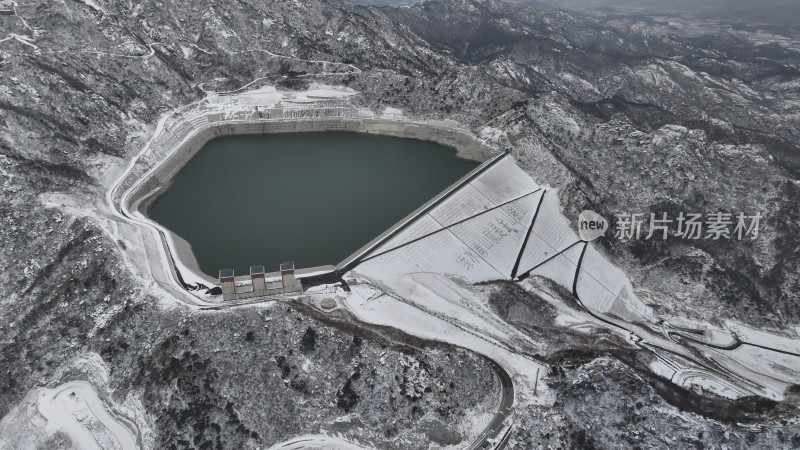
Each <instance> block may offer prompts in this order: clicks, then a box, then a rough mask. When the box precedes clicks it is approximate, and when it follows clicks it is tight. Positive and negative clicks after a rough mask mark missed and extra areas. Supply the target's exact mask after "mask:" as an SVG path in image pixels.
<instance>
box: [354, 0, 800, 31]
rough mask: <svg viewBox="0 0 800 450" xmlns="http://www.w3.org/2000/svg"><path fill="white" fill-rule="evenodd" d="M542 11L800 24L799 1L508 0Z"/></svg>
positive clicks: (385, 0) (391, 1) (393, 1)
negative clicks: (657, 15) (680, 15)
mask: <svg viewBox="0 0 800 450" xmlns="http://www.w3.org/2000/svg"><path fill="white" fill-rule="evenodd" d="M353 3H357V4H365V5H401V4H409V3H416V2H415V1H414V0H355V1H354V2H353ZM507 3H526V4H530V5H533V6H535V7H537V8H541V9H549V10H553V9H564V10H568V11H576V12H601V13H616V14H625V15H629V14H676V13H679V14H682V15H683V14H690V15H694V16H697V17H701V18H706V19H717V20H729V21H734V22H745V23H752V24H756V23H762V24H768V25H778V26H785V27H793V28H794V27H797V26H798V24H800V2H798V1H797V0H764V1H755V0H708V1H696V0H666V1H664V0H508V1H507Z"/></svg>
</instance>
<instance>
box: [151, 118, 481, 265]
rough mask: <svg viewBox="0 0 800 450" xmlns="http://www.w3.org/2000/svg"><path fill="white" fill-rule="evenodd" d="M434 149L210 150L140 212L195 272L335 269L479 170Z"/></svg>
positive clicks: (409, 144) (363, 144)
mask: <svg viewBox="0 0 800 450" xmlns="http://www.w3.org/2000/svg"><path fill="white" fill-rule="evenodd" d="M478 164H479V163H478V162H475V161H470V160H466V159H461V158H459V157H457V156H456V150H455V149H453V148H450V147H446V146H443V145H440V144H437V143H434V142H429V141H420V140H416V139H405V138H396V137H390V136H376V135H368V134H361V133H350V132H317V133H287V134H261V135H238V136H224V137H219V138H216V139H213V140H211V141H209V142H208V143H207V144H206V145H205V146H204V147H203V148H202V149H201V150H200V151H199V152H198V153H197V154H196V155H195V156H194V157H193V158H192V159H191V160H190V161H189V162H188V163H187V164H186V165H185V166H184V167H183V168H182V169H181V170H180V172H178V174H177V175H176V176H175V178H174V179H173V181H172V182H171V184H170V185H169V186H168V187H167V188H166V190H164V191H163V193H162V194H161V195H160V196H159V197H158V198H157V199H156V200H155V201H154V202H153V203H152V204H151V205H150V207H149V208H148V216H149V217H150V218H151V219H153V220H155V221H156V222H158V223H159V224H161V225H163V226H164V227H166V228H168V229H169V230H170V231H172V232H173V233H175V234H177V235H178V236H180V237H181V238H183V239H184V240H186V241H187V242H188V243H189V244H190V245H191V246H192V250H193V252H194V255H195V258H196V259H197V262H198V265H199V266H200V270H202V271H203V272H204V273H206V274H208V275H211V276H212V277H216V276H217V273H218V271H219V270H220V269H234V270H235V271H236V273H237V274H239V275H246V274H248V273H249V267H250V266H251V265H264V266H265V268H266V270H267V271H268V272H270V271H277V270H278V266H279V264H280V263H281V262H284V261H295V265H296V266H297V267H300V268H303V267H306V268H309V267H316V266H323V265H329V264H330V265H335V264H338V263H339V262H341V261H343V260H344V259H345V258H347V257H348V256H349V255H351V254H352V253H354V252H355V251H357V250H358V249H360V248H361V247H362V246H364V245H365V244H367V243H368V242H370V241H371V240H372V239H374V238H375V237H377V236H379V235H380V234H381V233H383V232H384V231H386V230H387V229H388V228H390V227H391V226H392V225H394V224H395V223H397V222H398V221H400V220H401V219H403V218H404V217H405V216H407V215H408V214H410V213H412V212H413V211H414V210H416V209H417V208H418V207H420V206H422V205H423V204H425V202H427V201H428V200H430V199H432V198H433V197H435V196H436V195H437V194H438V193H440V192H441V191H443V190H444V189H446V188H447V187H448V186H450V185H451V184H453V183H455V182H456V181H457V180H458V179H459V178H461V177H463V176H464V175H466V174H467V173H469V172H470V171H471V170H472V169H474V168H475V167H477V166H478Z"/></svg>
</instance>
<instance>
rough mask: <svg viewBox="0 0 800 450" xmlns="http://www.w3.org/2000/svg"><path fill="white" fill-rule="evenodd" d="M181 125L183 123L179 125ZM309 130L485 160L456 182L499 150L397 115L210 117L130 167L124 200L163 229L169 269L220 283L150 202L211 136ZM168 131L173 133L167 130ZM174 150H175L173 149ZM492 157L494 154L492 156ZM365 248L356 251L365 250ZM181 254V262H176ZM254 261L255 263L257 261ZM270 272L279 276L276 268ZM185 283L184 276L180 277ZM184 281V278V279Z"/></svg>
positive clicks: (457, 131)
mask: <svg viewBox="0 0 800 450" xmlns="http://www.w3.org/2000/svg"><path fill="white" fill-rule="evenodd" d="M175 128H179V127H175ZM308 132H356V133H362V134H371V135H384V136H392V137H398V138H405V139H416V140H420V141H429V142H435V143H438V144H440V145H443V146H446V147H450V148H454V149H455V150H456V152H457V156H458V157H460V158H464V159H470V160H474V161H479V162H482V163H483V164H481V165H480V166H478V167H477V168H476V169H474V170H473V171H471V172H470V173H468V174H466V175H465V176H464V177H463V178H462V179H461V180H459V181H457V182H456V183H454V184H453V186H456V185H458V184H460V183H461V182H462V180H463V179H464V178H467V177H470V176H472V175H474V173H476V172H478V171H480V170H481V169H482V168H483V167H484V165H485V164H487V163H488V162H489V161H491V160H494V157H496V155H497V154H498V153H501V152H499V151H498V150H497V149H495V148H493V147H490V146H488V145H486V144H485V143H484V142H482V141H480V140H479V139H477V138H476V137H475V136H473V135H472V134H469V133H468V132H465V131H464V130H461V129H458V128H452V127H448V126H440V125H435V124H431V123H425V122H414V121H401V120H394V119H374V118H314V119H302V118H292V119H269V120H252V119H249V120H224V121H219V122H211V123H208V124H203V125H200V126H196V127H192V128H190V129H189V130H187V131H186V133H185V135H184V136H183V138H182V139H180V141H179V143H178V144H176V145H174V146H171V148H163V149H162V152H163V151H166V154H163V155H161V158H159V160H158V162H156V163H155V164H154V165H153V166H152V168H150V169H149V170H147V171H146V172H145V173H144V174H143V175H141V176H138V179H133V180H131V179H130V177H136V175H135V173H134V172H135V171H134V170H132V171H131V172H130V173H129V174H128V177H127V179H125V180H123V182H129V183H130V184H131V187H130V188H129V189H127V190H126V191H125V192H124V193H123V194H121V195H122V196H121V198H120V202H121V203H122V204H123V205H124V206H125V207H126V208H127V209H128V210H129V211H135V212H136V213H137V214H138V215H139V216H141V218H143V219H144V220H146V221H147V222H148V223H150V224H151V225H153V226H154V227H156V228H157V229H158V230H159V231H160V232H161V233H162V236H163V238H162V245H164V246H165V247H167V248H166V250H167V252H168V253H170V254H171V256H172V258H173V261H171V264H170V265H171V269H172V270H174V271H175V272H176V273H177V275H178V278H179V279H181V281H182V279H183V277H181V274H180V273H179V272H180V269H179V268H178V265H181V266H183V267H184V268H186V269H188V270H190V271H191V272H192V273H193V275H195V277H199V278H200V279H202V280H203V281H204V282H205V283H208V284H210V285H212V286H214V285H217V284H218V280H217V279H216V278H214V277H212V276H211V275H208V274H206V273H204V272H203V271H201V270H200V266H199V264H198V262H197V259H196V257H195V255H194V252H193V251H192V248H191V244H189V243H188V242H187V241H185V240H184V239H182V238H181V237H180V236H177V235H176V234H174V233H173V232H172V231H170V230H169V229H167V228H166V227H163V226H161V225H160V224H158V223H157V222H155V221H154V220H152V219H150V218H149V216H148V214H147V212H148V209H149V206H150V205H151V204H152V203H153V202H154V201H155V200H156V199H157V198H158V196H159V195H160V194H161V193H163V192H164V191H165V190H166V188H168V187H169V184H170V183H171V181H172V180H173V179H174V177H175V175H177V173H178V172H179V171H180V170H181V169H182V168H183V167H184V166H185V165H186V163H188V162H189V161H190V160H191V159H192V158H193V157H194V156H195V155H196V154H197V152H198V151H200V149H202V148H203V147H204V146H205V145H206V144H207V143H208V142H209V141H211V140H212V139H215V138H218V137H222V136H231V135H253V134H283V133H308ZM164 133H169V131H165V132H164ZM170 150H171V151H170ZM153 153H154V156H156V157H158V156H159V155H158V151H157V150H154V151H153ZM493 156H494V157H493ZM137 162H139V161H137ZM453 186H450V187H448V188H447V189H445V190H444V191H443V192H442V193H440V194H438V195H436V196H435V197H434V198H432V199H431V200H430V201H429V202H428V203H426V205H428V204H430V203H431V202H433V201H434V200H436V199H438V198H439V197H440V196H441V195H443V194H445V193H447V192H450V191H451V190H452V189H453ZM426 205H423V206H421V207H420V208H419V209H418V210H417V211H415V212H413V213H411V214H410V215H409V216H407V217H406V218H404V219H402V220H401V221H400V222H398V223H397V224H395V225H393V226H391V227H390V228H389V229H387V230H386V231H385V232H384V233H383V234H381V235H380V236H378V237H377V238H375V239H373V241H371V242H370V243H368V244H367V245H365V246H364V247H363V248H366V247H369V246H371V245H374V244H375V242H376V241H378V240H380V238H381V237H382V236H386V235H389V234H391V233H392V232H393V231H396V229H397V228H398V227H400V226H402V225H404V224H406V223H407V222H408V221H409V220H411V219H412V218H413V217H414V216H415V215H418V214H419V211H420V210H422V209H424V207H425V206H426ZM363 248H362V249H361V250H359V251H357V252H356V253H358V252H361V251H362V250H363ZM352 256H354V255H351V257H348V258H347V259H345V260H344V261H342V262H340V263H339V264H338V265H337V266H320V267H312V268H304V269H300V270H298V272H303V273H319V272H326V271H327V272H331V271H334V270H337V269H340V268H342V267H343V265H344V263H346V262H347V261H351V260H352ZM175 259H177V261H175ZM254 264H255V262H254ZM268 275H272V276H277V275H278V274H277V273H271V274H268ZM182 282H183V281H182ZM184 284H185V283H184Z"/></svg>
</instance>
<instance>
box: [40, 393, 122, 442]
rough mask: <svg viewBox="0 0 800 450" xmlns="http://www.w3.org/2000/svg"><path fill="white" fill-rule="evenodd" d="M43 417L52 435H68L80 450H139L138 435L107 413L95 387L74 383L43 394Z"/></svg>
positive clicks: (41, 409)
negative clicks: (137, 445) (59, 432)
mask: <svg viewBox="0 0 800 450" xmlns="http://www.w3.org/2000/svg"><path fill="white" fill-rule="evenodd" d="M37 405H38V409H39V413H40V414H41V415H42V416H43V417H44V418H45V419H46V420H47V426H46V428H47V429H48V430H49V431H52V432H55V431H62V432H64V433H66V434H67V435H68V436H69V437H70V439H72V442H73V443H75V444H76V445H77V446H78V448H81V449H84V450H89V449H98V450H111V449H121V450H135V449H136V448H137V447H136V435H135V433H133V432H132V431H131V430H130V429H128V428H127V427H126V426H124V425H122V424H120V423H119V422H117V421H116V420H115V419H114V417H112V416H111V415H110V414H109V413H108V411H107V410H106V408H105V406H104V405H103V402H102V401H101V400H100V398H99V397H98V396H97V393H96V392H95V390H94V388H93V387H92V385H91V384H89V383H87V382H85V381H72V382H69V383H65V384H63V385H61V386H59V387H57V388H55V389H47V390H43V391H41V392H39V397H38V402H37Z"/></svg>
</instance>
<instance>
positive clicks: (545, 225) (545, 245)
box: [519, 190, 580, 273]
mask: <svg viewBox="0 0 800 450" xmlns="http://www.w3.org/2000/svg"><path fill="white" fill-rule="evenodd" d="M579 240H580V238H579V237H578V234H577V233H576V232H575V231H574V230H573V229H572V228H570V226H569V220H567V218H566V217H564V215H563V214H562V213H561V207H560V205H559V202H558V194H557V192H556V191H555V190H548V191H547V192H545V194H544V198H543V199H542V204H541V206H540V207H539V214H538V215H537V216H536V222H535V223H534V224H533V231H532V232H531V236H530V238H529V239H528V246H527V247H525V251H524V252H523V254H522V259H521V260H520V264H519V271H520V273H525V272H527V271H529V270H531V269H532V268H533V267H536V266H537V265H539V264H541V263H542V262H543V261H545V260H547V259H548V258H550V257H552V256H553V255H554V254H556V253H558V252H560V251H563V250H564V249H565V248H567V247H569V246H570V245H572V244H574V243H576V242H578V241H579Z"/></svg>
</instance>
